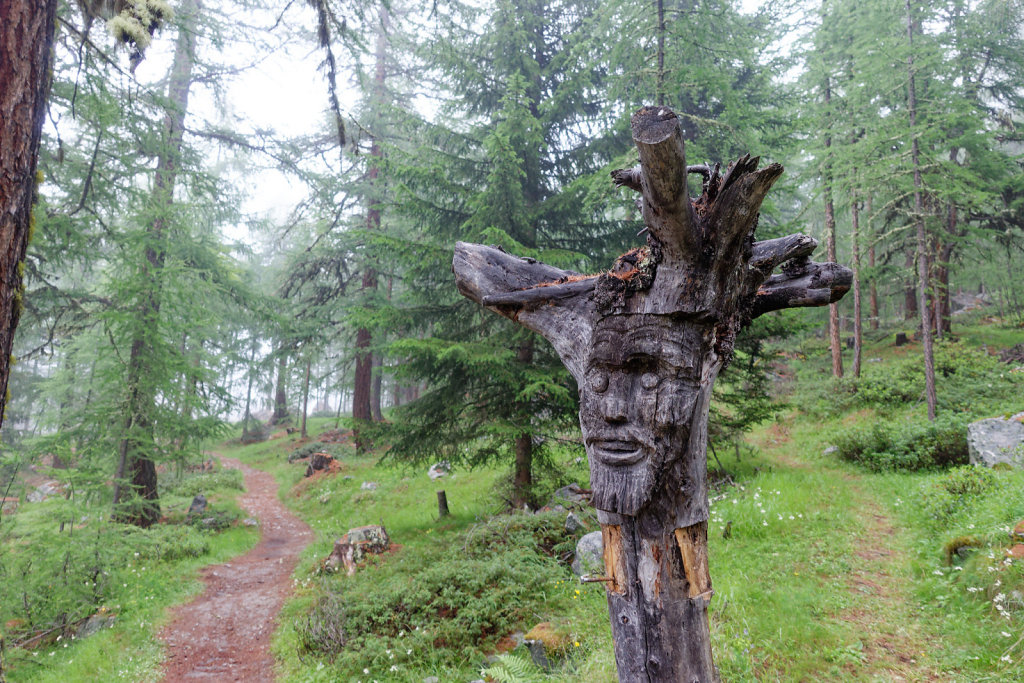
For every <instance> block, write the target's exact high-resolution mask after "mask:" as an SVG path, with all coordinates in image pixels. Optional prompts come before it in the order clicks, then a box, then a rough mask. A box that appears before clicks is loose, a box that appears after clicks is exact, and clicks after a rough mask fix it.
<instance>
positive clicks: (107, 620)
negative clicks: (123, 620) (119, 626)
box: [75, 612, 117, 638]
mask: <svg viewBox="0 0 1024 683" xmlns="http://www.w3.org/2000/svg"><path fill="white" fill-rule="evenodd" d="M116 619H117V618H116V617H115V616H114V615H113V614H107V613H105V612H97V613H96V614H94V615H92V616H91V617H89V618H88V619H86V620H85V621H83V622H82V623H81V624H80V625H79V626H78V629H77V630H76V631H75V638H87V637H89V636H91V635H92V634H94V633H97V632H99V631H102V630H103V629H105V628H112V627H113V626H114V622H115V621H116Z"/></svg>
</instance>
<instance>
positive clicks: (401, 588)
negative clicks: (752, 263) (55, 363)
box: [11, 323, 1024, 683]
mask: <svg viewBox="0 0 1024 683" xmlns="http://www.w3.org/2000/svg"><path fill="white" fill-rule="evenodd" d="M954 332H955V333H956V334H957V335H958V336H960V338H961V339H962V340H963V343H962V345H961V346H958V347H949V346H946V347H943V348H942V349H940V351H939V355H940V367H942V365H941V364H942V363H945V364H946V367H947V371H946V372H947V374H944V375H942V376H941V378H940V381H939V392H940V399H941V400H943V401H945V402H946V403H945V404H944V405H945V407H944V408H942V406H941V405H940V408H941V409H942V410H944V411H946V412H947V413H949V412H953V413H955V414H958V415H961V416H962V417H964V419H967V418H971V419H973V417H977V416H983V415H985V414H999V413H1002V412H1008V411H1011V410H1021V409H1024V405H1021V404H1020V401H1021V398H1020V396H1021V393H1020V392H1019V391H1018V387H1019V386H1020V385H1019V380H1020V378H1019V377H1018V376H1017V375H1014V376H1009V377H1008V376H1005V373H1003V367H1004V366H1000V365H996V364H994V362H993V361H991V360H990V359H987V358H986V357H985V356H983V355H980V354H977V353H976V352H975V351H972V350H971V349H976V348H977V347H978V346H979V345H980V344H982V343H984V344H988V345H989V347H990V348H993V349H994V348H1004V347H1007V346H1012V345H1014V344H1016V343H1021V342H1022V341H1024V331H1022V330H1016V329H1009V328H1000V327H995V326H992V325H988V326H986V325H983V324H980V323H976V324H972V325H971V326H961V327H958V328H955V329H954ZM919 354H920V346H919V345H913V344H912V345H910V346H908V347H899V348H897V347H895V346H894V345H893V334H888V335H883V334H881V333H879V334H877V335H875V336H874V337H873V341H869V342H868V344H867V345H866V348H865V350H864V360H865V364H864V368H865V379H864V380H861V381H860V382H855V381H853V380H850V379H846V380H843V381H841V382H835V381H833V380H831V378H830V365H829V359H828V356H827V351H826V348H825V345H824V343H823V342H822V340H818V339H813V338H811V339H808V340H806V341H804V342H802V343H800V344H799V348H798V350H797V352H795V353H791V354H790V360H789V361H788V362H789V365H790V368H791V370H793V371H794V373H795V379H794V380H793V381H792V382H790V383H789V385H788V391H787V393H786V395H785V400H786V401H788V404H789V408H784V409H782V410H781V413H780V414H781V417H780V418H779V419H778V420H777V421H776V422H773V423H771V424H765V425H762V426H760V427H758V428H756V429H755V430H754V432H753V433H751V434H750V435H749V436H748V438H747V443H746V445H745V447H744V448H742V449H740V450H739V454H738V455H737V454H735V453H734V452H733V450H732V449H725V450H723V449H719V456H720V457H721V459H722V464H723V465H724V466H725V468H726V469H727V470H728V471H729V473H730V474H731V475H732V476H733V478H734V480H735V482H736V484H735V485H728V486H724V487H722V488H720V489H718V490H715V491H713V492H712V494H711V495H712V498H713V503H712V506H711V520H710V525H709V543H710V558H711V559H710V565H711V574H712V578H713V583H714V589H715V597H714V599H713V600H712V602H711V608H710V620H711V632H712V633H711V635H712V646H713V650H714V653H715V660H716V663H717V664H718V666H719V667H720V669H721V672H722V676H723V680H727V681H812V680H813V681H819V680H821V681H826V680H827V681H865V682H867V681H890V680H896V679H902V680H943V681H965V682H966V681H1012V680H1019V679H1020V678H1022V677H1021V676H1019V675H1018V674H1017V670H1018V667H1019V665H1020V662H1021V661H1024V641H1018V637H1019V635H1020V633H1022V632H1024V598H1021V597H1019V596H1020V595H1024V570H1022V569H1021V566H1020V565H1019V564H1015V563H1012V562H1011V563H1009V564H1006V563H1004V562H1003V558H1004V557H1005V552H1006V549H1007V547H1008V546H1009V545H1010V537H1009V534H1008V530H1009V529H1010V528H1011V527H1012V526H1013V525H1014V524H1016V522H1017V521H1020V520H1021V519H1024V472H996V473H995V475H994V477H993V483H992V485H991V486H987V487H985V486H982V487H979V488H978V489H977V491H975V492H973V493H966V494H961V493H958V492H959V491H960V489H959V488H957V485H956V482H955V481H954V480H952V479H951V477H953V476H959V475H950V474H948V473H947V472H945V471H943V470H941V469H935V468H934V466H933V465H927V464H926V466H925V469H924V470H922V471H896V472H893V471H874V470H872V469H869V468H868V467H867V466H858V465H856V464H852V463H849V462H844V461H842V460H840V459H839V458H838V457H837V455H836V454H834V453H833V454H827V455H826V454H825V452H824V451H825V449H826V447H828V446H829V445H832V444H835V443H837V440H838V439H839V438H840V436H841V435H842V434H843V433H849V432H850V431H851V430H854V431H856V430H858V429H860V430H865V429H866V428H868V427H870V426H872V425H875V424H879V423H884V424H885V425H887V426H888V429H889V432H886V433H887V434H889V436H887V437H886V438H889V437H891V440H894V441H893V442H894V443H896V442H897V441H899V439H901V438H903V437H907V438H908V439H911V440H912V439H913V438H916V437H913V434H912V433H911V432H912V430H910V428H909V427H907V429H906V430H902V431H901V428H900V425H903V424H906V425H912V424H917V421H920V420H922V419H923V410H924V406H923V403H922V402H921V401H920V400H919V399H918V397H917V395H916V393H915V392H918V389H917V388H916V385H915V382H917V381H918V380H917V377H916V375H915V373H916V367H917V364H918V363H919ZM875 358H877V359H879V360H878V361H870V360H869V359H875ZM846 360H847V368H848V367H849V365H848V363H849V358H847V359H846ZM992 373H996V374H992ZM1000 373H1003V374H1004V376H998V375H999V374H1000ZM989 377H990V378H991V379H992V382H991V384H992V386H991V387H989V386H987V385H988V384H989V381H988V379H987V378H989ZM968 379H969V381H968ZM979 382H981V383H984V385H985V386H983V387H979V389H978V391H976V392H974V393H972V387H973V386H977V385H978V383H979ZM330 422H331V421H330V420H313V421H311V424H310V434H311V436H312V439H314V440H315V439H316V435H317V434H318V433H319V432H320V431H321V430H322V429H325V428H329V427H331V426H332V425H331V424H330ZM890 432H891V433H890ZM914 433H916V432H914ZM302 444H303V442H302V441H300V440H299V439H298V438H297V437H295V436H286V437H282V438H278V439H275V440H271V441H268V442H264V443H261V444H254V445H250V446H246V447H241V446H238V445H225V446H223V447H221V448H220V451H221V452H222V453H223V454H224V455H227V456H230V457H237V458H239V459H241V460H242V461H243V462H246V463H248V464H250V465H253V466H255V467H258V468H260V469H264V470H266V471H269V472H271V473H272V474H273V475H274V476H275V478H276V480H277V481H278V483H279V485H280V495H281V498H282V500H284V502H285V503H286V504H287V505H288V506H289V507H291V508H292V509H293V510H294V511H295V512H296V513H297V514H299V515H300V516H301V517H302V518H303V519H305V520H306V521H307V522H308V523H309V524H310V525H311V526H312V528H313V529H314V530H315V531H316V540H315V541H314V542H313V543H312V544H311V545H310V546H309V548H308V549H307V550H306V551H305V552H304V554H303V556H302V558H301V561H300V563H299V565H298V568H297V569H296V573H295V592H294V596H293V598H292V599H291V600H290V601H289V602H288V603H287V604H286V606H285V608H284V611H283V612H282V614H281V617H280V619H279V624H280V625H279V628H278V631H277V633H276V634H275V638H274V641H273V649H274V653H275V655H276V657H277V659H278V673H279V675H280V678H281V680H285V681H338V680H341V681H366V682H367V683H368V682H369V681H371V680H378V681H395V682H408V683H419V681H422V680H423V678H425V677H427V676H431V675H434V676H438V677H439V678H440V679H441V680H443V681H449V680H451V681H466V680H471V679H474V678H478V677H479V676H480V672H481V670H483V669H484V668H486V667H488V666H490V664H489V662H492V661H494V660H493V655H494V653H495V652H496V651H497V650H498V645H499V642H500V641H501V639H502V638H503V637H504V636H507V635H509V634H510V633H511V632H512V631H515V630H519V631H525V630H528V629H529V628H531V627H532V626H533V625H535V624H536V623H538V622H541V621H551V622H553V623H555V624H557V625H558V628H560V629H562V630H564V631H565V632H566V633H567V634H568V635H569V637H570V638H571V642H572V645H571V646H570V647H569V648H568V652H567V657H566V660H565V662H564V663H563V664H562V665H561V666H560V668H558V669H557V670H556V671H554V672H552V673H550V674H547V675H544V674H541V673H539V672H538V671H536V670H535V669H530V668H529V667H527V668H523V667H522V661H521V660H522V658H523V657H524V650H523V649H521V648H520V649H517V650H515V651H514V652H512V653H511V654H510V656H509V657H507V658H506V660H503V661H504V662H505V664H499V665H496V666H497V668H495V669H494V670H495V671H497V670H498V669H501V670H502V671H506V672H508V671H511V670H513V669H516V668H517V667H518V668H519V669H521V673H523V678H524V679H526V680H558V681H568V682H571V683H591V682H597V683H600V682H602V681H614V680H616V673H615V661H614V655H613V648H612V642H611V634H610V628H609V626H608V621H607V619H608V617H607V607H606V602H605V597H604V589H603V587H601V585H600V584H586V585H581V584H579V583H578V582H576V581H575V580H574V577H573V576H572V575H571V573H570V571H569V569H568V567H567V565H566V564H565V563H564V561H563V555H562V551H564V550H565V549H567V548H568V547H569V546H571V544H572V542H573V540H574V538H569V537H566V536H565V534H564V532H562V530H561V520H562V519H563V516H562V515H560V514H548V515H538V516H529V517H528V516H524V515H522V514H521V513H520V514H517V515H513V516H508V515H504V516H502V515H499V512H500V509H499V508H500V495H499V494H498V491H500V489H501V485H502V481H503V478H504V477H505V476H506V475H505V473H504V472H502V471H501V470H500V469H497V468H493V467H486V468H480V469H476V470H472V471H465V470H457V471H455V472H453V473H452V474H451V475H449V476H448V477H446V478H444V479H440V480H437V481H432V480H430V479H429V478H428V477H427V474H426V467H425V466H424V467H416V468H412V469H407V468H405V469H404V468H401V467H395V466H393V465H390V464H389V465H381V464H380V463H379V462H378V456H375V455H370V456H359V455H356V454H355V452H354V451H353V449H352V447H351V446H347V445H346V446H340V447H337V446H336V447H333V449H334V451H335V454H336V455H337V457H338V459H339V460H340V462H341V471H340V472H338V473H337V474H334V475H320V476H317V477H315V478H312V479H305V478H304V477H303V474H304V469H305V467H304V464H303V463H298V462H297V463H291V464H290V463H288V454H289V453H290V452H291V451H292V450H294V449H295V448H298V447H301V446H302ZM564 460H565V462H556V463H554V465H555V467H556V468H564V470H565V472H564V473H563V476H564V477H565V478H567V479H575V480H577V481H579V482H581V483H585V482H586V479H587V474H586V471H585V467H581V466H579V465H576V464H575V463H574V462H572V460H571V458H570V457H569V456H568V455H567V456H566V458H565V459H564ZM877 461H878V459H877V458H876V459H875V460H871V459H870V458H869V459H867V460H865V463H867V464H870V463H871V462H877ZM883 469H884V468H883ZM967 476H969V475H967ZM364 481H373V482H376V483H377V484H378V487H377V489H376V490H373V491H367V490H363V489H361V487H360V485H361V484H362V483H363V482H364ZM222 483H223V484H224V485H225V486H228V487H229V486H230V482H228V481H224V482H222ZM171 488H172V490H173V488H174V487H171ZM439 489H444V490H445V491H446V492H447V497H448V502H449V507H450V509H451V512H452V515H451V516H450V517H447V518H444V519H438V517H437V502H436V501H437V498H436V492H437V491H438V490H439ZM950 490H952V491H954V492H955V493H949V491H950ZM186 491H187V492H191V491H192V489H191V488H189V485H187V484H186V485H184V486H183V487H182V488H180V489H179V493H184V492H186ZM944 491H945V493H944ZM972 491H973V489H972ZM234 493H235V491H234V490H233V489H230V488H224V489H222V493H221V494H220V495H222V496H223V497H224V498H225V499H227V498H230V497H231V496H232V495H234ZM167 503H168V505H169V507H170V508H171V509H175V506H177V507H179V508H181V507H182V506H185V505H187V496H179V498H178V499H177V501H176V502H175V501H173V500H172V499H170V498H168V501H167ZM38 514H39V515H40V517H39V519H35V518H34V517H32V516H26V518H25V529H26V533H28V534H29V535H31V534H32V533H38V530H37V529H36V525H41V526H45V525H46V524H47V523H49V522H46V521H45V520H46V517H45V515H42V513H38ZM587 520H588V522H589V524H590V528H591V529H593V528H596V522H595V520H594V519H593V516H592V515H591V516H590V517H588V518H587ZM377 523H383V524H384V525H385V526H386V527H387V529H388V532H389V534H390V535H391V538H392V541H393V542H394V543H395V544H397V546H398V547H397V549H396V550H395V551H394V552H393V553H391V554H389V555H387V556H384V557H382V558H379V559H376V560H374V561H371V562H370V563H369V564H368V565H367V566H366V567H364V568H363V569H361V570H360V571H359V572H358V573H357V575H356V576H354V577H348V576H344V575H329V574H324V573H322V572H321V571H320V566H321V562H322V560H323V558H325V557H326V556H327V554H328V553H329V552H330V550H331V547H332V544H333V542H334V541H335V539H337V538H338V537H339V536H341V535H342V534H344V533H345V532H346V531H347V530H348V529H349V528H352V527H355V526H361V525H364V524H377ZM730 523H731V524H730ZM726 525H729V529H730V532H731V533H730V535H729V537H728V538H725V537H723V531H724V530H725V527H726ZM961 537H973V540H972V543H974V544H975V545H976V546H978V547H977V549H976V550H974V551H973V552H972V553H969V554H967V556H966V557H963V558H961V557H959V556H957V557H955V558H954V559H953V563H952V564H951V565H948V564H947V555H946V552H945V550H944V546H946V545H947V544H949V543H950V542H952V541H954V540H955V539H957V538H961ZM538 539H544V541H543V542H540V541H538ZM251 542H252V538H251V534H250V533H249V532H246V531H245V530H242V529H232V530H230V531H228V532H226V533H225V534H221V535H216V536H212V537H211V550H210V554H208V555H205V556H203V557H200V558H190V559H188V560H176V561H174V562H167V563H160V566H159V567H158V566H153V567H149V566H147V570H146V572H145V574H144V575H143V574H142V573H141V572H140V573H138V574H131V573H130V571H129V572H128V574H125V575H124V576H125V578H126V579H127V580H125V581H124V583H127V584H128V586H127V587H122V590H121V592H120V593H118V599H117V603H116V604H117V605H120V609H121V614H124V615H125V617H124V619H122V620H120V623H119V624H118V626H117V627H115V628H114V629H112V630H110V631H106V632H103V633H101V634H99V635H97V636H93V637H92V638H89V639H87V640H86V641H84V642H81V643H74V644H72V645H70V646H69V647H67V648H64V647H63V646H62V644H60V645H58V647H57V648H54V649H53V654H52V655H51V654H50V652H51V651H49V650H48V651H40V652H39V654H37V655H28V654H24V653H22V654H19V655H18V656H17V657H16V661H15V664H16V669H15V672H14V674H13V675H12V676H11V679H12V680H30V679H31V680H56V679H58V678H60V679H64V680H86V679H88V680H106V679H111V678H117V677H118V676H122V677H125V678H128V679H131V680H150V679H152V678H153V676H154V672H155V671H156V666H157V663H158V661H159V658H160V651H159V647H158V646H156V645H154V634H155V632H156V628H157V626H156V625H157V624H159V623H160V621H161V619H162V618H163V617H162V616H161V615H162V614H163V613H164V612H163V610H164V607H165V606H166V605H168V604H171V603H172V602H174V601H176V600H177V601H180V600H184V599H185V598H186V597H187V596H188V595H189V594H190V592H191V591H194V590H195V586H196V584H194V583H191V584H190V583H188V582H184V583H183V582H176V581H174V580H171V578H170V573H171V572H172V571H174V572H179V573H182V574H187V573H188V572H194V570H195V568H197V567H198V566H199V565H201V564H204V563H207V562H212V561H215V560H217V561H219V560H222V559H226V558H227V557H229V556H231V555H233V554H235V553H237V552H241V551H242V550H244V549H245V548H246V547H248V545H249V544H251ZM134 568H135V569H136V570H138V569H139V568H138V567H134ZM192 575H193V576H194V574H192ZM119 576H121V575H119ZM129 577H130V578H129ZM118 580H121V579H118ZM444 586H450V587H451V594H450V595H449V596H448V597H445V595H444ZM1014 591H1018V592H1019V593H1017V594H1015V593H1014ZM999 596H1002V597H999ZM140 626H141V627H140ZM331 634H335V635H337V634H344V639H345V642H344V644H341V645H339V646H338V647H331V637H332V636H331ZM1005 634H1010V635H1009V636H1007V635H1005ZM311 643H312V645H311ZM489 656H491V657H492V659H488V657H489ZM1004 658H1008V659H1009V661H1007V660H1006V659H1004ZM30 660H33V661H30ZM506 665H507V666H506ZM502 667H504V668H502Z"/></svg>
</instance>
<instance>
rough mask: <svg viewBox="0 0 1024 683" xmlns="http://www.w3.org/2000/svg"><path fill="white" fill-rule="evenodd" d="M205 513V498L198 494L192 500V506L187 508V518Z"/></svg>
mask: <svg viewBox="0 0 1024 683" xmlns="http://www.w3.org/2000/svg"><path fill="white" fill-rule="evenodd" d="M204 512H206V496H204V495H203V494H201V493H200V494H199V495H198V496H196V497H195V498H193V499H192V504H191V505H189V506H188V516H189V517H192V516H194V515H201V514H203V513H204Z"/></svg>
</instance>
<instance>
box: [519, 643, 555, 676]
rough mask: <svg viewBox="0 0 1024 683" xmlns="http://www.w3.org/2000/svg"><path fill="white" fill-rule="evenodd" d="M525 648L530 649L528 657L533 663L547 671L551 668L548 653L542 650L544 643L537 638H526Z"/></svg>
mask: <svg viewBox="0 0 1024 683" xmlns="http://www.w3.org/2000/svg"><path fill="white" fill-rule="evenodd" d="M525 643H526V649H527V650H529V651H530V659H532V660H533V663H534V664H536V665H537V666H539V667H540V668H542V669H544V670H545V671H547V670H548V669H550V668H551V660H549V659H548V653H547V652H546V651H545V650H544V643H543V642H541V641H539V640H527V641H525Z"/></svg>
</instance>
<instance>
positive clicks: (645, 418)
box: [453, 107, 852, 683]
mask: <svg viewBox="0 0 1024 683" xmlns="http://www.w3.org/2000/svg"><path fill="white" fill-rule="evenodd" d="M632 129H633V140H634V141H635V143H636V146H637V149H638V151H639V155H640V164H639V165H638V166H636V167H634V168H631V169H622V170H618V171H614V172H613V173H612V177H613V180H614V182H615V183H616V184H618V185H622V186H625V187H628V188H631V189H633V190H635V191H637V192H638V193H640V201H639V204H640V209H641V212H642V215H643V219H644V222H645V224H646V225H647V227H648V229H649V232H648V236H647V244H646V246H644V247H640V248H637V249H633V250H631V251H629V252H627V253H626V254H623V255H622V256H620V257H619V258H618V260H617V261H616V263H615V264H614V266H613V267H612V268H611V270H609V271H607V272H604V273H600V274H597V275H580V274H578V273H573V272H569V271H564V270H560V269H558V268H553V267H551V266H548V265H545V264H543V263H540V262H538V261H536V260H534V259H529V258H525V259H524V258H517V257H515V256H512V255H510V254H508V253H506V252H504V251H503V250H501V249H497V248H494V247H487V246H483V245H479V244H466V243H459V244H457V245H456V248H455V258H454V263H453V268H454V271H455V278H456V283H457V285H458V288H459V291H460V292H461V293H462V294H463V295H465V296H467V297H469V298H470V299H472V300H473V301H476V302H477V303H479V304H482V305H484V306H486V307H487V308H489V309H491V310H492V311H494V312H496V313H498V314H500V315H503V316H505V317H507V318H510V319H512V320H515V321H516V322H518V323H519V324H521V325H523V326H525V327H527V328H528V329H531V330H533V331H535V332H538V333H539V334H541V335H542V336H544V337H545V338H546V339H548V341H550V342H551V343H552V345H553V346H554V347H555V349H556V351H557V352H558V354H559V356H560V357H561V359H562V362H563V363H564V364H565V366H566V367H567V368H568V369H569V371H570V372H571V373H572V375H573V376H574V377H575V378H576V381H577V383H578V385H579V391H580V426H581V427H582V430H583V440H584V444H585V446H586V451H587V457H588V460H589V462H590V481H591V488H592V489H593V504H594V506H595V507H596V508H597V510H598V519H599V521H600V522H601V530H602V535H603V539H604V565H605V577H603V579H602V580H603V581H604V583H605V586H606V588H607V591H608V607H609V611H610V616H611V625H612V632H613V636H614V642H615V659H616V663H617V666H618V672H619V679H620V680H622V681H673V682H677V681H685V682H686V683H691V682H695V681H700V682H704V681H714V680H717V679H718V675H717V671H716V669H715V666H714V663H713V660H712V655H711V643H710V636H709V632H708V620H707V606H708V603H709V601H710V600H711V596H712V595H713V591H712V588H711V576H710V573H709V571H708V551H707V521H708V499H707V481H706V479H707V476H706V475H707V462H706V448H707V423H708V407H709V402H710V400H711V390H712V387H713V385H714V381H715V378H716V377H717V376H718V373H719V371H720V370H721V369H722V367H723V366H724V365H725V364H726V363H728V362H729V360H730V358H731V356H732V353H733V343H734V340H735V338H736V334H737V333H738V332H739V330H740V329H741V328H742V327H743V326H744V325H746V324H748V323H749V322H750V321H751V320H752V319H753V318H755V317H757V316H759V315H762V314H764V313H767V312H769V311H774V310H778V309H782V308H791V307H796V306H820V305H825V304H828V303H831V302H834V301H837V300H838V299H839V298H840V297H841V296H842V295H843V294H844V293H845V292H846V291H847V290H848V289H849V287H850V284H851V282H852V273H851V271H850V270H849V269H847V268H844V267H842V266H839V265H836V264H834V263H813V262H811V261H810V259H809V258H808V257H809V255H810V254H811V252H812V251H813V250H814V249H815V247H816V246H817V242H816V241H815V240H814V239H812V238H810V237H808V236H806V235H800V234H797V235H790V236H788V237H782V238H778V239H771V240H766V241H763V242H755V241H754V237H753V235H754V230H755V228H756V227H757V219H758V212H759V209H760V206H761V202H762V201H763V199H764V197H765V195H766V194H767V192H768V190H769V189H770V188H771V186H772V184H773V183H774V182H775V181H776V180H777V179H778V178H779V176H780V175H781V174H782V170H783V169H782V166H780V165H779V164H770V165H769V166H767V167H766V168H763V169H761V170H757V166H758V161H759V159H758V158H756V157H755V158H751V157H750V156H749V155H747V156H743V157H741V158H740V159H738V160H737V161H735V162H733V163H732V164H730V165H729V166H728V167H727V168H726V169H725V172H724V173H721V172H720V166H718V165H716V166H715V167H713V168H710V167H707V166H694V167H689V168H688V167H687V166H686V161H685V156H684V147H683V139H682V135H681V133H680V129H679V120H678V119H677V118H676V115H675V113H673V112H672V111H671V110H669V109H667V108H665V107H645V108H643V109H640V110H639V111H638V112H637V113H636V114H634V115H633V120H632ZM691 172H695V173H701V174H702V175H703V176H704V185H703V192H702V194H701V196H700V197H698V198H697V199H696V200H692V199H691V198H690V197H689V196H688V193H687V191H686V179H687V173H691ZM780 266H781V271H782V272H781V273H778V274H775V275H773V274H772V272H773V271H774V270H775V268H776V267H780Z"/></svg>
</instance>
